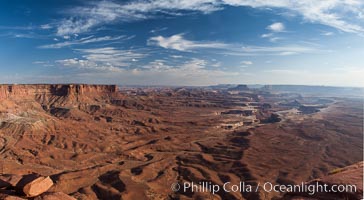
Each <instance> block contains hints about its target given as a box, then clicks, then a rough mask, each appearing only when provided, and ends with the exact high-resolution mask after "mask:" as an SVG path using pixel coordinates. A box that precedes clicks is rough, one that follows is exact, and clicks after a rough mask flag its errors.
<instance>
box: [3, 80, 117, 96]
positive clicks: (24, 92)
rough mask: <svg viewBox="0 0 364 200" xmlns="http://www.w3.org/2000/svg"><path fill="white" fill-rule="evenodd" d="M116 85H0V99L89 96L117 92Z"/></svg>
mask: <svg viewBox="0 0 364 200" xmlns="http://www.w3.org/2000/svg"><path fill="white" fill-rule="evenodd" d="M117 90H118V89H117V86H116V85H87V84H27V85H0V99H8V98H26V99H29V98H35V97H37V96H39V95H54V96H79V95H81V96H83V95H85V96H89V95H100V94H110V93H115V92H117Z"/></svg>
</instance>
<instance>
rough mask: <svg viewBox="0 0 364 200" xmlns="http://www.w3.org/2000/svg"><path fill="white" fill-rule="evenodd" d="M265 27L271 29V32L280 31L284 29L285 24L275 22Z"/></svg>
mask: <svg viewBox="0 0 364 200" xmlns="http://www.w3.org/2000/svg"><path fill="white" fill-rule="evenodd" d="M267 29H268V30H271V31H273V32H282V31H284V29H285V26H284V24H283V23H281V22H276V23H273V24H271V25H269V26H267Z"/></svg>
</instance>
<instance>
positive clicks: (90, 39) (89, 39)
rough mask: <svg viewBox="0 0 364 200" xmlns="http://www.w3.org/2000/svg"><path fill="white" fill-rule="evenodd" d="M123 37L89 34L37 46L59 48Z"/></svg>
mask: <svg viewBox="0 0 364 200" xmlns="http://www.w3.org/2000/svg"><path fill="white" fill-rule="evenodd" d="M125 37H126V36H118V37H111V36H104V37H97V38H93V37H92V36H89V37H85V38H81V39H79V40H73V41H65V42H60V43H56V44H47V45H42V46H39V48H42V49H59V48H62V47H68V46H73V45H81V44H88V43H95V42H103V41H114V40H119V39H122V38H125Z"/></svg>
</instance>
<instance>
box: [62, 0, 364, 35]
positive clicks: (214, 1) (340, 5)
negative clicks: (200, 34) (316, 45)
mask: <svg viewBox="0 0 364 200" xmlns="http://www.w3.org/2000/svg"><path fill="white" fill-rule="evenodd" d="M363 4H364V2H363V1H361V0H327V1H316V0H270V1H266V0H152V1H147V0H140V1H134V2H127V3H116V2H112V1H100V2H93V3H89V4H88V5H87V6H84V7H76V8H73V9H71V10H69V11H68V14H69V16H68V17H67V18H65V19H64V20H62V21H61V22H60V23H59V24H58V27H57V35H59V36H63V35H69V34H74V33H83V32H87V31H89V30H90V29H92V28H93V27H96V26H100V25H102V24H105V23H113V22H115V21H124V22H125V21H136V20H144V19H148V18H153V17H155V16H156V15H157V14H158V13H164V14H166V13H167V14H170V15H183V14H188V13H191V12H192V13H193V12H201V13H205V14H206V13H211V12H214V11H216V10H220V9H223V8H224V6H226V5H228V6H249V7H253V8H281V9H285V10H286V12H292V13H294V14H299V15H301V16H302V17H303V19H304V20H305V21H307V22H311V23H319V24H324V25H327V26H331V27H334V28H336V29H339V30H341V31H345V32H352V33H363V32H364V28H363V26H362V25H361V24H360V23H359V22H360V20H362V19H363V17H362V16H363V12H362V10H363V9H364V6H363ZM182 11H183V12H182ZM186 11H187V12H186ZM273 29H274V30H280V29H282V27H281V26H280V25H279V24H277V25H275V26H273V27H272V30H273Z"/></svg>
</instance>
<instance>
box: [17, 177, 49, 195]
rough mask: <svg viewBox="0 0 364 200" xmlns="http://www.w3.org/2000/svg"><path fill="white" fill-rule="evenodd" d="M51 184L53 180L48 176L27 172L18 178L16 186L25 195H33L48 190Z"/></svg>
mask: <svg viewBox="0 0 364 200" xmlns="http://www.w3.org/2000/svg"><path fill="white" fill-rule="evenodd" d="M52 186H53V181H52V179H51V178H50V177H49V176H48V177H42V176H39V175H37V174H29V175H26V176H24V177H23V178H22V179H21V180H20V182H19V183H18V184H17V185H16V188H17V190H18V191H19V192H22V193H23V194H25V195H26V196H27V197H35V196H38V195H40V194H43V193H44V192H46V191H48V190H49V188H51V187H52Z"/></svg>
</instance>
